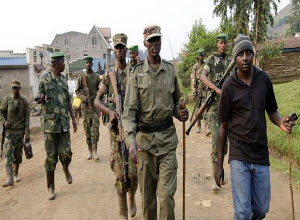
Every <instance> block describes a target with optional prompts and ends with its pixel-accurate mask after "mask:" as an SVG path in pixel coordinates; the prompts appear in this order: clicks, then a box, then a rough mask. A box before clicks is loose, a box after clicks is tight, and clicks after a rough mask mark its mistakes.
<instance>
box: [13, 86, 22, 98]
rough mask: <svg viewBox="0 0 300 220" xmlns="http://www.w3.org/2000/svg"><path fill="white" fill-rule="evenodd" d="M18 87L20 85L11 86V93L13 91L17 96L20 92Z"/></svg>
mask: <svg viewBox="0 0 300 220" xmlns="http://www.w3.org/2000/svg"><path fill="white" fill-rule="evenodd" d="M20 89H21V87H18V86H13V87H12V88H11V91H12V93H13V95H14V96H18V95H19V94H20Z"/></svg>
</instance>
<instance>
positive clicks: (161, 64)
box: [145, 58, 167, 74]
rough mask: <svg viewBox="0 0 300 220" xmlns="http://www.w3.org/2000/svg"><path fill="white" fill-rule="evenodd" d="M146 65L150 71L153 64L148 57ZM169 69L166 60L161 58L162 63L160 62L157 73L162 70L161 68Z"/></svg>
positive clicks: (147, 70)
mask: <svg viewBox="0 0 300 220" xmlns="http://www.w3.org/2000/svg"><path fill="white" fill-rule="evenodd" d="M145 65H146V72H148V73H149V72H150V69H151V66H150V64H149V61H148V58H147V59H146V62H145ZM166 69H167V65H166V64H165V62H163V60H162V59H161V58H160V64H159V67H158V70H157V74H158V73H159V72H160V71H161V70H166Z"/></svg>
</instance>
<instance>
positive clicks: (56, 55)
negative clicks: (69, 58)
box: [51, 52, 65, 62]
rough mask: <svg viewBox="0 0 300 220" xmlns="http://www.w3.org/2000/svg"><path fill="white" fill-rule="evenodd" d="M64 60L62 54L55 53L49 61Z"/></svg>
mask: <svg viewBox="0 0 300 220" xmlns="http://www.w3.org/2000/svg"><path fill="white" fill-rule="evenodd" d="M63 58H65V55H64V54H63V53H62V52H55V53H53V54H52V55H51V61H52V62H53V61H55V60H59V59H63Z"/></svg>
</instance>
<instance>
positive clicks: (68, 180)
mask: <svg viewBox="0 0 300 220" xmlns="http://www.w3.org/2000/svg"><path fill="white" fill-rule="evenodd" d="M63 170H64V173H65V177H66V180H67V183H69V184H71V183H72V181H73V179H72V175H71V173H70V171H69V168H68V166H63Z"/></svg>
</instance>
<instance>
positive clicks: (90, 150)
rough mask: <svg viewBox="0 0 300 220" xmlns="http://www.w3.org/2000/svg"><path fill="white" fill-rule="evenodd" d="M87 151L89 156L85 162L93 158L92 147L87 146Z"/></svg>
mask: <svg viewBox="0 0 300 220" xmlns="http://www.w3.org/2000/svg"><path fill="white" fill-rule="evenodd" d="M88 149H89V156H88V157H87V158H86V159H87V160H91V159H92V158H93V155H92V145H89V146H88Z"/></svg>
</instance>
